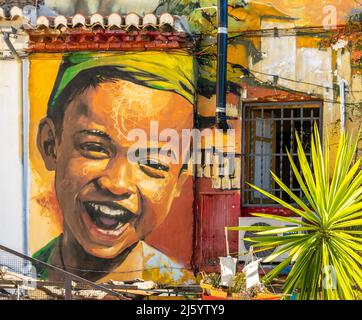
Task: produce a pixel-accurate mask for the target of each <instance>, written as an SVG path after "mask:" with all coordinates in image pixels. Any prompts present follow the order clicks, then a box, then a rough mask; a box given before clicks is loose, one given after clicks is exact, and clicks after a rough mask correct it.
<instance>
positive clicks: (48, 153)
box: [37, 118, 57, 171]
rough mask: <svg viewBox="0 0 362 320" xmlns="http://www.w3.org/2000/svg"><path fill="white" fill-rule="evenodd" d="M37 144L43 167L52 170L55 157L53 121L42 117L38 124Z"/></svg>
mask: <svg viewBox="0 0 362 320" xmlns="http://www.w3.org/2000/svg"><path fill="white" fill-rule="evenodd" d="M37 145H38V149H39V151H40V154H41V156H42V158H43V160H44V164H45V167H46V168H47V169H48V170H49V171H54V170H55V164H56V158H57V154H56V133H55V126H54V123H53V121H52V120H51V119H49V118H44V119H43V120H42V121H41V122H40V124H39V129H38V136H37Z"/></svg>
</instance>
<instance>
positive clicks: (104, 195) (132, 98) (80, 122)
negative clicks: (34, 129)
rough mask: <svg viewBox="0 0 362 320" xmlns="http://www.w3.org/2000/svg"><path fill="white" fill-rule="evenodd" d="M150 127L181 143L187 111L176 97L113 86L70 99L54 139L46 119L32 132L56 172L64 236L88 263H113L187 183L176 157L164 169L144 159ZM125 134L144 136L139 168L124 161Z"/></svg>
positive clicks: (187, 121) (158, 220) (105, 85)
mask: <svg viewBox="0 0 362 320" xmlns="http://www.w3.org/2000/svg"><path fill="white" fill-rule="evenodd" d="M151 121H158V127H159V129H158V130H159V132H160V131H162V130H163V129H166V128H170V129H174V130H176V131H177V132H178V133H179V136H180V137H181V130H182V129H192V126H193V106H192V104H191V103H189V102H188V101H187V100H186V99H184V98H182V97H181V96H180V95H178V94H176V93H173V92H166V91H160V90H154V89H150V88H146V87H143V86H140V85H136V84H133V83H131V82H127V81H123V80H118V81H117V82H113V83H112V82H107V83H102V84H100V85H99V86H97V87H96V88H89V89H87V90H86V91H84V93H82V94H81V95H79V96H77V97H76V98H75V99H74V100H73V101H72V102H71V103H70V104H69V105H68V107H67V108H66V111H65V114H64V121H63V130H62V133H61V137H57V136H56V134H55V130H54V124H53V123H52V121H51V120H49V119H48V118H46V119H44V120H43V122H42V123H41V125H40V127H39V134H38V146H39V149H40V152H41V154H42V156H43V159H44V161H45V164H46V167H47V169H48V170H55V189H56V194H57V198H58V201H59V204H60V207H61V209H62V213H63V217H64V231H65V232H71V233H72V234H73V235H74V237H75V238H76V239H77V241H78V242H79V244H80V245H81V246H82V247H83V248H84V249H85V251H87V252H88V253H90V254H92V255H94V256H97V257H100V258H113V257H115V256H117V255H118V254H120V253H121V252H122V251H123V250H125V249H126V248H128V247H129V246H131V245H132V244H134V243H135V242H136V241H138V240H140V239H143V238H144V237H145V236H146V235H147V234H149V233H150V232H151V231H152V230H154V228H155V227H157V226H158V225H159V224H161V223H162V221H163V220H164V219H165V218H166V216H167V215H168V213H169V210H170V206H171V204H172V200H173V199H174V198H175V197H176V196H177V195H178V194H179V192H180V189H181V187H182V184H183V182H184V181H185V179H186V173H181V174H180V171H181V168H182V162H183V161H182V159H181V155H180V154H179V155H177V156H179V159H180V161H178V163H169V161H168V160H169V158H167V159H166V158H164V159H163V158H162V156H160V157H159V158H158V159H157V158H156V159H154V158H153V157H152V154H150V153H149V149H147V142H148V143H149V145H148V147H151V148H152V146H153V145H154V143H155V142H154V141H152V140H151V139H150V135H149V128H150V122H151ZM132 129H143V130H145V132H146V134H147V141H146V144H145V145H144V149H145V150H147V151H146V152H144V153H142V152H140V154H146V155H147V159H143V160H145V162H143V164H142V163H139V162H129V161H128V159H127V152H128V150H129V148H130V147H131V146H132V145H133V144H134V143H135V142H134V141H130V140H129V139H127V135H128V133H129V132H130V130H132ZM164 144H165V142H159V144H158V147H159V148H160V147H162V146H163V145H164ZM178 149H181V148H179V146H176V149H175V150H174V151H175V152H179V153H181V151H179V150H178ZM146 160H148V161H150V160H154V161H152V163H147V161H146Z"/></svg>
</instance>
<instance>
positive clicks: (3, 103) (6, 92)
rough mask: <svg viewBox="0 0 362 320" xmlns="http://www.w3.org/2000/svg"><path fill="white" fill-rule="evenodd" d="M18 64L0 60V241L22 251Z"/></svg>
mask: <svg viewBox="0 0 362 320" xmlns="http://www.w3.org/2000/svg"><path fill="white" fill-rule="evenodd" d="M18 68H19V66H18V63H17V62H16V61H14V60H0V150H1V163H0V244H2V245H4V246H8V247H10V248H12V249H14V250H18V251H21V252H23V251H24V248H23V246H24V239H25V238H24V236H26V230H24V214H23V191H22V170H23V169H22V163H21V152H22V150H21V139H22V131H21V127H22V125H21V124H22V117H21V108H20V103H19V91H18V90H19V85H18Z"/></svg>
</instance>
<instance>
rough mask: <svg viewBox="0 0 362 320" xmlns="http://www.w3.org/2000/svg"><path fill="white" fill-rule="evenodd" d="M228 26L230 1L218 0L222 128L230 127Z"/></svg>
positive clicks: (218, 90)
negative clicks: (227, 105) (227, 89)
mask: <svg viewBox="0 0 362 320" xmlns="http://www.w3.org/2000/svg"><path fill="white" fill-rule="evenodd" d="M227 27H228V1H227V0H218V29H217V78H216V79H217V80H216V124H217V127H218V128H219V129H222V130H227V129H228V128H229V127H228V124H227V122H226V81H227V73H226V70H227V32H228V31H227Z"/></svg>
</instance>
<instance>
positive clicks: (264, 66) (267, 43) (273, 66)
mask: <svg viewBox="0 0 362 320" xmlns="http://www.w3.org/2000/svg"><path fill="white" fill-rule="evenodd" d="M294 26H295V25H294V23H293V22H289V21H278V22H274V21H265V20H262V22H261V29H273V28H278V29H287V28H293V27H294ZM296 48H297V43H296V37H295V36H281V37H269V36H267V37H261V52H262V54H263V59H262V60H261V61H260V62H259V63H257V64H256V65H254V66H252V69H253V70H256V71H259V72H263V73H267V74H274V75H279V76H281V77H284V78H287V79H292V80H295V69H296V60H297V58H296V53H297V52H296V51H297V50H296ZM256 76H257V77H258V79H260V80H262V81H268V80H269V81H272V80H273V77H270V76H266V75H263V74H258V73H256ZM278 84H279V85H281V86H284V87H287V88H290V89H294V88H295V83H294V82H292V81H286V80H283V79H279V81H278Z"/></svg>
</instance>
